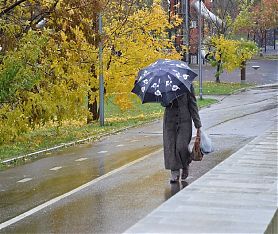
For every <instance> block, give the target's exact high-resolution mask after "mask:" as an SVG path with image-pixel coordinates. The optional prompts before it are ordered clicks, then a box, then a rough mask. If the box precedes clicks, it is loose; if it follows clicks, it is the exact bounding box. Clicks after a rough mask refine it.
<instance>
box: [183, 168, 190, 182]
mask: <svg viewBox="0 0 278 234" xmlns="http://www.w3.org/2000/svg"><path fill="white" fill-rule="evenodd" d="M188 169H189V166H187V167H185V168H183V169H182V173H181V181H185V180H186V178H187V177H188V174H189V170H188Z"/></svg>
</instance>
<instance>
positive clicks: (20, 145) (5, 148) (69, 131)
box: [0, 82, 249, 169]
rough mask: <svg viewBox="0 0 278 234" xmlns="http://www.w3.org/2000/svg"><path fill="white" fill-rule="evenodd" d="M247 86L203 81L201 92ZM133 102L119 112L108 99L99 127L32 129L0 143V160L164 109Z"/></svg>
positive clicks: (144, 119)
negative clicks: (126, 108) (10, 142)
mask: <svg viewBox="0 0 278 234" xmlns="http://www.w3.org/2000/svg"><path fill="white" fill-rule="evenodd" d="M248 86H249V85H244V86H242V85H240V84H230V83H229V84H228V83H220V84H215V83H214V82H204V84H203V91H204V94H214V95H217V94H230V93H233V92H234V91H236V90H238V89H240V88H243V87H248ZM198 88H199V87H198V83H196V84H195V89H196V91H197V92H196V93H197V94H198ZM134 102H135V105H134V107H133V108H132V109H130V110H128V111H121V110H120V109H119V108H118V107H117V106H116V105H114V104H113V103H112V102H111V101H107V102H106V106H105V110H106V112H105V126H104V127H100V126H99V123H98V122H95V123H92V124H89V125H83V126H82V125H81V124H80V123H78V122H77V123H70V124H69V125H68V126H64V127H61V128H60V129H59V131H57V129H56V128H55V127H45V128H43V129H38V130H35V131H32V132H30V133H28V134H26V135H24V136H22V137H21V138H20V139H18V140H17V142H14V143H12V144H6V145H1V146H0V161H3V160H6V159H9V158H13V157H16V156H20V155H24V154H28V153H31V152H35V151H38V150H42V149H46V148H50V147H53V146H57V145H60V144H62V143H67V142H72V141H76V140H80V139H85V138H88V137H93V138H94V139H98V138H99V137H100V136H103V135H104V134H109V133H113V132H116V131H119V130H121V129H124V128H128V127H131V126H136V125H139V124H143V123H147V122H150V121H152V120H155V119H158V118H161V117H162V115H163V110H164V109H163V107H161V105H160V104H155V103H152V104H149V103H147V104H144V105H142V104H141V103H140V101H139V99H138V98H135V100H134ZM215 102H216V100H214V99H209V98H206V99H203V100H198V105H199V107H204V106H208V105H211V104H213V103H215ZM2 167H3V166H2ZM0 169H1V165H0Z"/></svg>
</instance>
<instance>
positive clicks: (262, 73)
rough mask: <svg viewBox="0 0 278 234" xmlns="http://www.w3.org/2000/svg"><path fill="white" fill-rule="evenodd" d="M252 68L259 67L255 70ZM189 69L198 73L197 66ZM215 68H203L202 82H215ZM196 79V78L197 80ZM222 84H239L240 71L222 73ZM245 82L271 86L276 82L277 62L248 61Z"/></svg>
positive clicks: (277, 73) (208, 66)
mask: <svg viewBox="0 0 278 234" xmlns="http://www.w3.org/2000/svg"><path fill="white" fill-rule="evenodd" d="M252 66H260V68H259V69H257V70H255V69H254V68H252ZM191 67H192V68H193V69H194V70H195V71H196V72H197V73H198V65H196V64H192V65H191ZM215 71H216V68H213V67H211V66H210V65H209V64H206V65H204V66H203V80H205V81H215V77H214V74H215ZM197 79H198V78H197ZM220 80H221V81H222V82H236V83H237V82H239V83H240V82H241V81H240V70H239V69H237V70H235V71H233V72H230V73H228V72H226V71H224V72H223V74H221V76H220ZM246 82H248V83H255V84H273V83H277V82H278V60H250V61H248V62H247V65H246Z"/></svg>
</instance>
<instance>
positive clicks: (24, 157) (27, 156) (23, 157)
mask: <svg viewBox="0 0 278 234" xmlns="http://www.w3.org/2000/svg"><path fill="white" fill-rule="evenodd" d="M276 86H277V87H278V83H275V84H267V85H258V86H255V87H250V88H242V89H239V90H237V91H235V92H233V93H231V94H228V95H223V98H222V99H221V100H220V101H222V100H223V99H225V98H226V97H228V96H230V95H236V94H238V93H242V92H246V91H247V90H250V89H254V88H266V87H276ZM206 96H207V97H209V95H206ZM219 96H221V95H219ZM210 106H211V105H208V106H206V107H202V108H200V109H204V108H209V107H210ZM155 121H157V119H155V120H152V121H150V122H145V123H140V124H134V125H131V126H129V127H124V128H121V129H118V130H116V131H113V132H110V133H105V134H102V135H98V136H92V137H88V138H85V139H81V140H77V141H72V142H69V143H63V144H61V145H58V146H54V147H51V148H47V149H43V150H39V151H36V152H33V153H29V154H25V155H21V156H17V157H14V158H11V159H7V160H4V161H1V162H0V164H2V165H10V164H13V163H15V162H17V161H19V160H22V161H25V160H28V159H35V158H38V157H39V156H43V155H45V154H47V153H51V152H54V151H58V150H61V149H64V148H67V147H71V146H75V145H79V144H83V143H85V142H92V141H97V140H100V139H103V138H104V137H107V136H111V135H115V134H117V133H119V132H122V131H125V130H128V129H131V128H135V127H139V126H142V125H146V124H152V123H154V122H155Z"/></svg>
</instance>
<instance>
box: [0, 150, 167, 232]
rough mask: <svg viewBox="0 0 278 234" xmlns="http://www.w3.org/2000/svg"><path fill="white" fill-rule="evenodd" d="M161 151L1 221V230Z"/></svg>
mask: <svg viewBox="0 0 278 234" xmlns="http://www.w3.org/2000/svg"><path fill="white" fill-rule="evenodd" d="M161 151H162V149H159V150H157V151H155V152H153V153H150V154H148V155H146V156H144V157H142V158H139V159H137V160H135V161H133V162H130V163H128V164H126V165H124V166H122V167H119V168H117V169H115V170H113V171H110V172H108V173H107V174H105V175H102V176H100V177H98V178H96V179H94V180H91V181H89V182H88V183H86V184H83V185H81V186H79V187H78V188H76V189H73V190H71V191H69V192H67V193H65V194H62V195H60V196H58V197H55V198H53V199H51V200H49V201H47V202H45V203H43V204H41V205H39V206H37V207H35V208H33V209H31V210H28V211H26V212H24V213H23V214H21V215H18V216H16V217H14V218H12V219H10V220H8V221H6V222H4V223H0V230H1V229H3V228H6V227H8V226H10V225H12V224H14V223H16V222H18V221H20V220H22V219H24V218H26V217H28V216H30V215H33V214H34V213H36V212H38V211H40V210H42V209H44V208H46V207H48V206H50V205H52V204H54V203H56V202H58V201H60V200H62V199H64V198H66V197H69V196H70V195H72V194H74V193H77V192H79V191H81V190H82V189H84V188H87V187H89V186H91V185H93V184H95V183H97V182H98V181H100V180H103V179H104V178H106V177H108V176H111V175H113V174H115V173H117V172H119V171H121V170H123V169H125V168H127V167H129V166H132V165H133V164H136V163H138V162H141V161H143V160H145V159H146V158H148V157H150V156H152V155H154V154H157V153H159V152H161Z"/></svg>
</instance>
